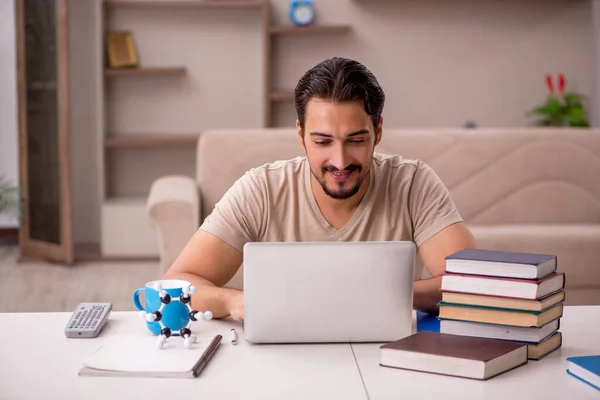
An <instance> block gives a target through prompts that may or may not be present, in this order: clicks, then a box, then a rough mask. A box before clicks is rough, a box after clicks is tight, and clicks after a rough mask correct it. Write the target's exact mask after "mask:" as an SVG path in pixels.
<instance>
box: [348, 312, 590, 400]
mask: <svg viewBox="0 0 600 400" xmlns="http://www.w3.org/2000/svg"><path fill="white" fill-rule="evenodd" d="M559 330H560V331H561V332H562V333H563V344H562V347H561V348H560V349H559V350H557V351H555V352H554V353H552V354H549V355H548V356H547V357H545V358H543V359H541V360H539V361H532V360H530V361H529V362H528V363H527V364H526V365H524V366H522V367H519V368H517V369H514V370H512V371H509V372H506V373H504V374H502V375H499V376H496V377H494V378H492V379H490V380H488V381H476V380H471V379H461V378H453V377H446V376H441V375H432V374H427V373H415V372H411V371H403V370H399V369H390V368H385V367H380V366H379V365H378V363H379V345H375V344H353V345H352V348H353V350H354V354H355V355H356V360H357V363H358V367H359V368H360V371H361V375H362V378H363V380H364V383H365V386H366V388H367V389H368V392H369V397H370V398H371V399H372V400H375V399H399V398H406V399H417V398H419V399H420V398H423V399H461V400H462V399H548V400H549V399H600V392H598V391H597V390H596V389H594V388H592V387H591V386H588V385H586V384H583V383H581V382H580V381H578V380H577V379H575V378H573V377H572V376H570V375H568V374H567V373H566V372H565V371H566V369H567V368H568V364H567V360H566V358H567V357H571V356H581V355H590V354H600V307H599V306H594V307H565V311H564V316H563V317H562V319H561V324H560V329H559Z"/></svg>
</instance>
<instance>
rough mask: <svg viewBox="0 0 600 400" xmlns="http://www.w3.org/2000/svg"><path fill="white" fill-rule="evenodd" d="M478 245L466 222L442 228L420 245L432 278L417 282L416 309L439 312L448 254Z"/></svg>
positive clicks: (422, 256) (422, 258) (424, 262)
mask: <svg viewBox="0 0 600 400" xmlns="http://www.w3.org/2000/svg"><path fill="white" fill-rule="evenodd" d="M476 246H477V245H476V243H475V238H474V237H473V235H472V234H471V231H469V228H467V226H466V225H465V223H464V222H459V223H456V224H453V225H450V226H448V227H446V228H444V229H442V230H441V231H440V232H438V233H436V234H435V235H433V236H432V237H431V238H429V239H428V240H426V241H425V243H423V244H422V245H421V247H419V253H420V255H421V260H423V264H424V266H425V268H427V270H428V271H429V273H430V274H431V276H432V278H431V279H426V280H422V281H417V282H415V296H414V306H413V308H414V309H415V310H419V311H425V312H429V313H437V312H438V308H437V303H438V302H439V301H440V300H441V297H442V293H441V291H440V286H441V282H442V279H441V277H440V275H441V274H442V273H443V272H444V271H445V270H446V259H445V258H446V256H448V255H450V254H452V253H455V252H457V251H459V250H462V249H467V248H471V249H473V248H476Z"/></svg>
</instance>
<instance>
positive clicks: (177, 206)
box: [146, 175, 200, 274]
mask: <svg viewBox="0 0 600 400" xmlns="http://www.w3.org/2000/svg"><path fill="white" fill-rule="evenodd" d="M146 210H147V213H148V217H149V220H150V225H151V226H152V227H153V228H154V229H155V230H156V232H157V236H158V246H159V255H160V268H161V271H160V272H161V274H163V273H164V272H166V270H167V269H168V268H169V267H170V266H171V264H172V263H173V261H175V259H176V258H177V257H178V256H179V253H180V252H181V250H183V248H184V247H185V245H186V244H187V242H188V241H189V239H190V238H191V236H192V235H193V234H194V232H195V231H196V230H197V229H198V226H199V218H200V216H199V214H200V197H199V195H198V187H197V185H196V182H195V181H194V180H193V179H192V178H190V177H187V176H181V175H169V176H165V177H161V178H159V179H157V180H156V181H154V182H153V183H152V186H151V187H150V193H149V195H148V200H147V203H146Z"/></svg>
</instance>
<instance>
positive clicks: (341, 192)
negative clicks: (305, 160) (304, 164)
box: [310, 164, 366, 200]
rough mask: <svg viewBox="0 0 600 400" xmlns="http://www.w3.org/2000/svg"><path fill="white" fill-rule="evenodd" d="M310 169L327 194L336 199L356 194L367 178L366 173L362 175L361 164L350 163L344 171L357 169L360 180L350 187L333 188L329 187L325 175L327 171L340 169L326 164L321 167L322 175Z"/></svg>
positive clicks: (343, 198)
mask: <svg viewBox="0 0 600 400" xmlns="http://www.w3.org/2000/svg"><path fill="white" fill-rule="evenodd" d="M310 171H311V173H312V174H313V176H314V177H315V178H316V179H317V182H319V184H320V185H321V187H322V188H323V191H324V192H325V194H326V195H327V196H329V197H331V198H332V199H335V200H345V199H349V198H350V197H352V196H354V195H355V194H356V193H358V191H359V190H360V187H361V185H362V184H363V182H364V181H365V178H366V175H365V176H361V175H360V173H361V172H362V166H360V165H359V164H350V165H348V166H347V167H346V168H344V169H343V171H348V172H350V173H352V172H354V171H356V172H357V173H358V180H357V181H356V184H354V186H352V187H350V188H349V189H341V188H340V189H338V190H332V189H330V188H329V187H327V181H326V179H325V176H326V174H327V172H335V171H339V170H338V169H337V168H336V167H333V166H331V165H329V166H324V167H323V168H322V169H321V173H322V175H321V176H320V177H319V176H317V175H316V174H315V173H314V172H313V171H312V169H311V170H310Z"/></svg>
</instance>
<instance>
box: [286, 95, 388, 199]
mask: <svg viewBox="0 0 600 400" xmlns="http://www.w3.org/2000/svg"><path fill="white" fill-rule="evenodd" d="M305 116H306V119H305V124H304V127H305V129H304V139H303V138H302V131H301V129H300V124H299V122H298V121H297V122H296V128H297V130H298V140H299V141H300V144H301V145H303V146H304V149H305V150H306V155H307V157H308V161H309V164H310V170H311V172H312V174H313V176H314V177H315V178H316V180H317V181H318V182H319V183H320V184H321V187H322V188H323V190H324V192H325V193H326V194H327V195H328V196H329V197H332V198H334V199H338V200H343V199H348V198H350V197H352V196H354V195H355V194H356V193H357V192H358V191H359V190H360V187H361V185H362V184H363V182H364V181H365V179H366V178H367V177H368V175H369V170H370V168H371V161H372V159H373V151H374V147H375V145H376V144H378V143H379V141H380V140H381V122H380V124H379V127H378V129H377V132H376V131H375V130H374V128H373V121H372V119H371V117H370V116H369V115H368V114H367V113H366V112H365V110H364V108H363V103H362V101H359V100H357V101H352V102H345V103H340V104H334V103H331V102H330V101H328V100H320V99H311V100H310V101H309V102H308V104H307V106H306V113H305Z"/></svg>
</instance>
